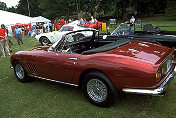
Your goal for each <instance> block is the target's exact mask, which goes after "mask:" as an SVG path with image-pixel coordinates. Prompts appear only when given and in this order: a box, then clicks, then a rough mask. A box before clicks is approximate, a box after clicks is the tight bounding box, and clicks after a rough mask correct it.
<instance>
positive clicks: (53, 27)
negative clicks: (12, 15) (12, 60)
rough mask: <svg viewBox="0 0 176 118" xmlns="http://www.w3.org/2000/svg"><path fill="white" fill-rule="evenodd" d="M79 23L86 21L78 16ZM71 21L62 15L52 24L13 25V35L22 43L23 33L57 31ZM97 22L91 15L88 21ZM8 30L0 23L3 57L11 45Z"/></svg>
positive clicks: (0, 43) (0, 48)
mask: <svg viewBox="0 0 176 118" xmlns="http://www.w3.org/2000/svg"><path fill="white" fill-rule="evenodd" d="M78 21H79V25H81V26H84V24H85V23H87V21H86V19H85V18H84V19H83V18H80V19H79V20H78ZM71 22H73V19H69V20H68V21H65V20H64V17H62V18H61V19H57V20H54V22H53V24H52V23H51V22H50V23H49V24H47V23H42V22H40V23H36V24H33V25H31V24H28V25H15V26H14V27H15V28H14V31H13V32H14V36H15V37H16V39H17V43H18V45H21V44H23V41H22V37H24V36H25V35H29V36H31V37H32V36H33V35H35V34H36V35H38V34H41V33H45V32H52V31H58V30H60V28H61V27H62V26H63V25H65V24H67V23H71ZM95 22H97V20H96V19H94V18H93V17H91V20H90V21H89V23H95ZM7 36H8V30H7V29H6V28H5V25H3V24H2V25H1V28H0V50H1V52H2V57H5V56H7V55H10V51H11V49H10V47H11V45H12V42H11V41H10V40H9V39H8V37H7Z"/></svg>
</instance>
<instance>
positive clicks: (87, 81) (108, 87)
mask: <svg viewBox="0 0 176 118" xmlns="http://www.w3.org/2000/svg"><path fill="white" fill-rule="evenodd" d="M83 90H84V92H85V95H86V98H87V99H88V101H90V102H91V103H92V104H94V105H96V106H100V107H109V106H111V105H112V104H113V103H114V101H115V100H116V98H117V91H116V89H115V87H114V85H113V83H112V82H111V81H110V79H109V78H108V77H107V76H106V75H105V74H103V73H101V72H90V73H88V74H87V75H85V76H84V80H83Z"/></svg>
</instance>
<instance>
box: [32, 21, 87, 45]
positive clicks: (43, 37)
mask: <svg viewBox="0 0 176 118" xmlns="http://www.w3.org/2000/svg"><path fill="white" fill-rule="evenodd" d="M85 29H90V28H85V27H83V26H78V25H77V24H74V23H70V24H67V25H64V26H62V28H61V29H60V30H59V31H53V32H48V33H43V34H39V35H36V36H35V38H36V40H38V41H39V42H40V43H41V44H42V45H48V44H50V43H55V42H56V41H58V40H61V38H62V36H63V35H64V34H66V33H69V32H72V31H77V30H85Z"/></svg>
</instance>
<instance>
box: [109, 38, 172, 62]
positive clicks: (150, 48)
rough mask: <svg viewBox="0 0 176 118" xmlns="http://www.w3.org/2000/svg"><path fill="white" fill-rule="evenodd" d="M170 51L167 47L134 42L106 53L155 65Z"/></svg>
mask: <svg viewBox="0 0 176 118" xmlns="http://www.w3.org/2000/svg"><path fill="white" fill-rule="evenodd" d="M169 50H170V51H169ZM171 50H172V49H170V48H168V47H164V46H161V45H158V44H154V43H150V42H143V41H137V40H134V41H131V42H130V43H128V44H126V45H124V46H121V47H120V48H116V49H113V50H111V51H108V52H107V53H109V54H118V55H123V56H127V57H133V58H136V59H140V60H144V61H147V62H151V63H156V62H157V61H158V60H160V59H161V58H165V57H166V56H167V55H168V53H170V52H171Z"/></svg>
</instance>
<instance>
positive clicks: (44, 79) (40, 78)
mask: <svg viewBox="0 0 176 118" xmlns="http://www.w3.org/2000/svg"><path fill="white" fill-rule="evenodd" d="M29 76H31V77H35V78H39V79H42V80H48V81H51V82H57V83H61V84H65V85H70V86H75V87H78V85H77V84H72V83H67V82H62V81H57V80H52V79H48V78H44V77H39V76H36V75H29Z"/></svg>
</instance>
